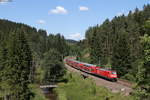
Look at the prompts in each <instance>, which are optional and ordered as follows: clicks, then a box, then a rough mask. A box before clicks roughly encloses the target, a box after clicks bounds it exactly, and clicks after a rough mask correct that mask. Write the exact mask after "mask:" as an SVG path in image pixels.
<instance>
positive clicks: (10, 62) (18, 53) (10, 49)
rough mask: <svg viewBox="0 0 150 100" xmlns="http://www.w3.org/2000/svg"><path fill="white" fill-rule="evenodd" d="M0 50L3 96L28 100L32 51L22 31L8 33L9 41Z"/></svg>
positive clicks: (0, 82)
mask: <svg viewBox="0 0 150 100" xmlns="http://www.w3.org/2000/svg"><path fill="white" fill-rule="evenodd" d="M6 45H7V46H6V47H3V48H2V49H1V50H2V51H1V57H0V58H1V59H0V60H1V61H0V63H1V64H0V65H1V66H0V67H1V68H2V70H1V73H0V75H1V79H0V87H2V88H1V90H0V91H1V92H2V91H3V93H4V94H3V96H2V97H4V96H6V97H7V96H8V97H10V99H14V100H27V99H28V100H29V99H30V94H31V92H30V90H29V87H28V84H29V83H30V76H29V75H30V69H31V67H32V53H31V51H30V47H29V45H28V43H27V41H26V39H25V36H24V32H23V31H22V30H21V29H17V30H16V31H15V32H13V33H12V35H10V41H8V43H7V44H6Z"/></svg>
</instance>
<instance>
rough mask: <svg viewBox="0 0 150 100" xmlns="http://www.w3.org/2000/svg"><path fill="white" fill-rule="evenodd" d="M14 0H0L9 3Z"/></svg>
mask: <svg viewBox="0 0 150 100" xmlns="http://www.w3.org/2000/svg"><path fill="white" fill-rule="evenodd" d="M11 1H12V0H0V3H7V2H11Z"/></svg>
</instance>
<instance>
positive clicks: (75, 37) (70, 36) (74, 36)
mask: <svg viewBox="0 0 150 100" xmlns="http://www.w3.org/2000/svg"><path fill="white" fill-rule="evenodd" d="M67 38H68V39H73V40H82V39H84V37H83V36H82V35H81V34H80V33H73V34H70V35H69V36H68V37H67Z"/></svg>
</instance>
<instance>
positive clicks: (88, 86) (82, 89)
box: [55, 74, 133, 100]
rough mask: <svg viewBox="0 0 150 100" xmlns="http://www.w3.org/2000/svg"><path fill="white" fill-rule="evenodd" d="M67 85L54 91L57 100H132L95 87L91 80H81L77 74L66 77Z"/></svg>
mask: <svg viewBox="0 0 150 100" xmlns="http://www.w3.org/2000/svg"><path fill="white" fill-rule="evenodd" d="M67 78H68V79H69V82H68V83H60V84H59V85H58V86H59V87H58V88H56V89H55V91H56V93H57V94H58V100H133V99H132V98H131V97H129V96H128V97H127V96H126V97H124V96H123V95H121V94H120V93H111V92H110V91H109V90H108V89H106V88H104V87H99V86H96V85H95V83H94V82H93V80H92V79H88V78H87V79H83V78H82V77H81V76H79V75H77V74H69V75H67Z"/></svg>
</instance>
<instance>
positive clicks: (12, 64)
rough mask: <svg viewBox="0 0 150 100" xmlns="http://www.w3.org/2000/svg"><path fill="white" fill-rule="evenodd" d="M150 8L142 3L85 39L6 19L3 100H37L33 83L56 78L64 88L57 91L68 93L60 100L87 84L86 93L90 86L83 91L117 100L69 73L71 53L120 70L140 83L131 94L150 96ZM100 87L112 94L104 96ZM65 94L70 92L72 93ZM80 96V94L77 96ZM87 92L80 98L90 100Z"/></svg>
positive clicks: (0, 27)
mask: <svg viewBox="0 0 150 100" xmlns="http://www.w3.org/2000/svg"><path fill="white" fill-rule="evenodd" d="M149 12H150V5H149V4H148V5H144V7H143V9H142V10H139V9H138V8H136V9H135V10H134V11H130V12H129V14H128V15H120V16H115V17H114V18H113V19H112V20H109V19H106V20H105V21H104V22H103V24H101V25H99V24H98V25H96V26H91V27H89V28H88V29H87V30H86V33H85V39H84V40H81V41H79V42H76V41H71V40H66V39H65V38H64V36H62V35H61V33H58V34H55V35H54V34H50V33H47V32H46V30H42V29H39V30H37V29H36V28H34V27H31V26H28V25H26V24H23V23H16V22H12V21H9V20H6V19H0V100H36V99H34V98H36V93H35V92H34V91H37V90H35V89H33V88H37V87H36V85H40V84H51V83H60V85H59V86H60V87H58V88H56V90H55V91H56V93H58V97H59V98H61V95H62V94H64V96H63V97H64V98H65V99H60V100H71V97H72V96H74V95H73V94H75V92H74V90H78V89H80V88H84V86H88V87H89V88H87V89H88V90H89V92H87V94H86V92H85V91H84V89H83V90H81V91H80V92H81V93H82V91H83V92H84V93H85V94H84V95H87V96H88V95H89V96H90V95H91V96H93V95H94V96H95V100H97V97H100V98H101V99H102V100H104V99H105V100H116V99H115V98H117V95H116V94H111V93H109V91H106V90H105V89H101V88H97V87H96V86H95V85H93V83H92V82H91V80H82V78H80V77H78V76H76V75H73V76H71V77H70V76H67V77H65V76H66V75H68V73H67V70H66V68H65V67H64V66H65V65H64V63H63V60H64V57H66V56H76V57H77V60H79V61H83V62H88V63H91V64H96V65H98V66H101V67H104V68H111V69H114V70H116V71H117V73H118V75H119V78H122V79H126V80H129V81H132V82H134V83H135V86H134V87H133V88H134V91H133V93H131V96H133V98H134V99H137V100H148V99H149V98H150V13H149ZM77 80H78V81H79V82H77ZM78 83H82V84H78ZM76 86H78V87H76ZM70 88H71V89H70ZM95 88H97V89H95ZM70 90H72V91H70ZM62 91H63V92H62ZM100 91H105V92H106V94H101V95H99V94H98V93H99V92H100ZM65 93H68V97H67V96H65V95H66V94H65ZM69 93H70V94H69ZM92 93H93V94H92ZM59 94H61V95H59ZM78 95H80V93H77V94H76V95H75V97H78ZM84 95H83V96H79V97H81V98H82V100H87V99H86V98H84ZM96 96H97V97H96ZM118 96H119V98H122V97H121V95H118ZM106 97H107V98H106ZM111 97H113V98H114V99H112V98H111ZM66 98H68V99H66ZM110 98H111V99H110ZM76 99H78V98H76ZM41 100H42V99H41ZM43 100H44V99H43ZM89 100H90V99H89Z"/></svg>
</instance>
